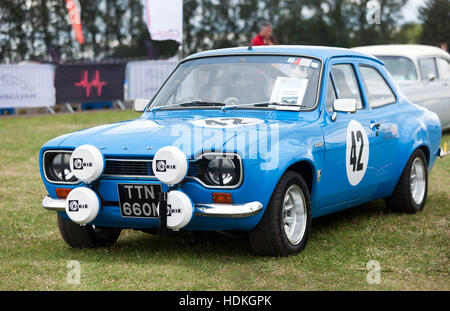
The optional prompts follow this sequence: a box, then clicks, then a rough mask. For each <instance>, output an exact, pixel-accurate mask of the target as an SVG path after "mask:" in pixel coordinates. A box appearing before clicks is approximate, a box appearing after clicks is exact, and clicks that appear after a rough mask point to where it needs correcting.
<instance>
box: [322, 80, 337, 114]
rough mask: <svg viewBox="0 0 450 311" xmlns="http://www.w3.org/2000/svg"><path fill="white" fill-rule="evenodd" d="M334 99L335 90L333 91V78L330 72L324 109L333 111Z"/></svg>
mask: <svg viewBox="0 0 450 311" xmlns="http://www.w3.org/2000/svg"><path fill="white" fill-rule="evenodd" d="M335 99H336V92H335V91H334V86H333V79H331V74H330V77H329V79H328V86H327V102H326V106H325V108H326V110H327V111H328V112H332V111H333V102H334V100H335Z"/></svg>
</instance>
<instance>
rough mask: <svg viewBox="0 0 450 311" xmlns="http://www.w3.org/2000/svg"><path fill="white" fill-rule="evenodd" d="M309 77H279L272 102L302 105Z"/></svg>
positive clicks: (271, 98)
mask: <svg viewBox="0 0 450 311" xmlns="http://www.w3.org/2000/svg"><path fill="white" fill-rule="evenodd" d="M307 86H308V79H299V78H287V77H277V80H276V81H275V85H274V87H273V90H272V94H271V96H270V102H276V103H279V104H281V105H299V106H300V105H301V104H302V102H303V98H304V97H305V93H306V88H307Z"/></svg>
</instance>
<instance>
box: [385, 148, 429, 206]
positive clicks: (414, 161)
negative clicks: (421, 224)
mask: <svg viewBox="0 0 450 311" xmlns="http://www.w3.org/2000/svg"><path fill="white" fill-rule="evenodd" d="M426 163H427V162H426V158H425V154H424V152H423V151H422V150H421V149H417V150H416V151H414V152H413V154H412V155H411V157H410V158H409V160H408V163H406V167H405V169H404V170H403V173H402V176H401V177H400V180H399V182H398V184H397V186H396V187H395V190H394V193H393V194H392V195H391V196H390V197H389V198H387V199H386V205H387V206H388V208H389V209H391V210H393V211H399V212H404V213H416V212H418V211H420V210H422V209H423V207H424V205H425V201H426V198H427V191H428V170H427V164H426Z"/></svg>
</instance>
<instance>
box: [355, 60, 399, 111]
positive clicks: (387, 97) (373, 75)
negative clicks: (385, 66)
mask: <svg viewBox="0 0 450 311" xmlns="http://www.w3.org/2000/svg"><path fill="white" fill-rule="evenodd" d="M359 71H360V72H361V75H362V80H363V82H364V87H365V89H366V95H367V100H368V101H369V106H370V108H377V107H381V106H384V105H389V104H393V103H395V95H394V93H393V92H392V90H391V88H390V87H389V85H388V84H387V83H386V81H385V80H384V78H383V76H381V74H380V73H379V72H378V71H377V70H376V69H375V68H371V67H366V66H360V67H359Z"/></svg>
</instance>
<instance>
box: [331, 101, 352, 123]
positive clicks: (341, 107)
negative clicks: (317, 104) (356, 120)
mask: <svg viewBox="0 0 450 311" xmlns="http://www.w3.org/2000/svg"><path fill="white" fill-rule="evenodd" d="M356 108H357V103H356V99H353V98H348V99H345V98H343V99H335V100H334V101H333V109H334V113H333V115H332V116H331V119H332V120H333V121H335V120H336V117H337V112H338V111H340V112H350V113H355V112H356Z"/></svg>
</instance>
